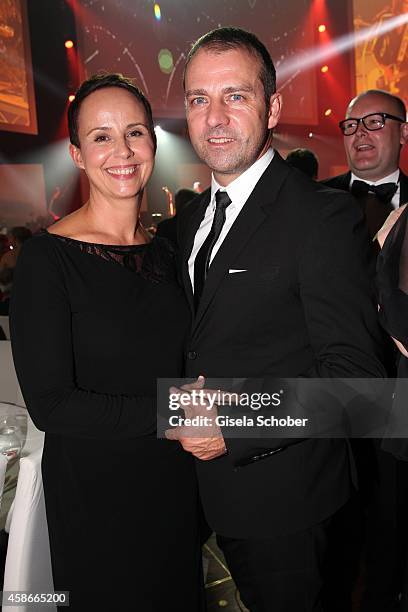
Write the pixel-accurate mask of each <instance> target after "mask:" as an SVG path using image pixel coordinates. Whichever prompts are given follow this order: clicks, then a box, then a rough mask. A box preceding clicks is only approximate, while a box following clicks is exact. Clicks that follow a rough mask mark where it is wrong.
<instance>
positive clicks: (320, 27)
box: [317, 23, 326, 34]
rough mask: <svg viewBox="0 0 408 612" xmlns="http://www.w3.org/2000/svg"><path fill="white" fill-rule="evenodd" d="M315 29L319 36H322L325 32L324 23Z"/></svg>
mask: <svg viewBox="0 0 408 612" xmlns="http://www.w3.org/2000/svg"><path fill="white" fill-rule="evenodd" d="M317 29H318V30H319V32H320V34H322V33H323V32H325V31H326V26H325V25H324V23H321V24H320V25H319V27H318V28H317Z"/></svg>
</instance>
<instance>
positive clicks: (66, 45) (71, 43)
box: [65, 40, 74, 49]
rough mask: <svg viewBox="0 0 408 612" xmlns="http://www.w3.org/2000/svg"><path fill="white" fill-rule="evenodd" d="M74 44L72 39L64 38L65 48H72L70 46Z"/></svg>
mask: <svg viewBox="0 0 408 612" xmlns="http://www.w3.org/2000/svg"><path fill="white" fill-rule="evenodd" d="M73 46H74V43H73V41H72V40H66V41H65V48H66V49H72V47H73Z"/></svg>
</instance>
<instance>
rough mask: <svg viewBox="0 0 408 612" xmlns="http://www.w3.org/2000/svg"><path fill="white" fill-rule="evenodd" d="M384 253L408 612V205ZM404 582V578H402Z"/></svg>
mask: <svg viewBox="0 0 408 612" xmlns="http://www.w3.org/2000/svg"><path fill="white" fill-rule="evenodd" d="M378 242H379V244H380V246H381V252H380V255H379V257H378V261H377V288H378V300H379V314H380V322H381V324H382V325H383V327H384V329H385V330H386V331H387V332H388V333H389V334H390V336H391V337H392V339H393V340H394V342H395V344H396V346H397V348H398V350H399V353H398V370H397V377H398V378H397V380H396V384H395V389H394V400H393V406H392V411H391V418H390V426H389V429H388V432H387V437H386V438H385V439H384V440H383V442H382V448H383V449H384V450H386V451H388V452H390V453H392V454H393V455H394V456H395V457H396V458H397V459H400V460H401V461H399V462H397V473H396V478H397V481H398V483H399V484H398V490H399V496H400V501H399V504H400V508H399V512H398V514H397V516H396V517H395V520H396V523H397V525H398V533H399V534H402V537H401V541H400V542H399V554H400V556H401V559H402V560H403V561H402V564H401V567H402V568H404V569H403V572H404V574H403V576H404V578H403V580H402V584H403V592H402V594H401V600H400V604H399V607H398V610H399V612H408V550H406V548H405V547H406V542H407V540H408V527H407V517H408V482H407V477H406V469H405V465H406V464H405V462H406V461H408V205H407V204H405V205H404V206H401V207H400V208H398V209H397V210H395V211H393V212H392V213H391V214H390V216H389V217H388V219H387V221H386V222H385V224H384V226H383V227H382V228H381V230H380V231H379V232H378ZM401 578H402V577H401Z"/></svg>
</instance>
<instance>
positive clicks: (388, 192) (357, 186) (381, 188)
mask: <svg viewBox="0 0 408 612" xmlns="http://www.w3.org/2000/svg"><path fill="white" fill-rule="evenodd" d="M397 189H398V184H397V183H382V185H370V184H369V183H366V182H365V181H353V184H352V185H351V193H352V194H353V195H355V196H356V197H359V196H363V195H367V193H374V194H375V195H376V196H377V198H378V199H379V200H381V202H385V203H386V204H388V203H389V202H391V200H392V197H393V195H394V194H395V192H396V191H397Z"/></svg>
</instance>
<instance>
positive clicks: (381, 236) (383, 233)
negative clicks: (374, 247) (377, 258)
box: [375, 204, 407, 248]
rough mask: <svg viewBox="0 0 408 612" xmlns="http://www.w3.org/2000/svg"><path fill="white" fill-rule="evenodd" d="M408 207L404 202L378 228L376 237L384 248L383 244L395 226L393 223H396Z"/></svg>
mask: <svg viewBox="0 0 408 612" xmlns="http://www.w3.org/2000/svg"><path fill="white" fill-rule="evenodd" d="M406 207H407V204H404V206H400V207H399V208H397V209H396V210H393V211H392V213H390V214H389V215H388V217H387V219H386V220H385V223H384V225H383V226H382V228H381V229H379V230H378V232H377V234H376V236H375V237H376V238H377V240H378V243H379V245H380V247H381V248H383V244H384V242H385V239H386V238H387V236H388V234H389V232H390V230H391V228H392V227H393V225H394V224H395V222H396V221H397V219H398V218H399V217H400V215H401V213H403V212H404V210H405V208H406Z"/></svg>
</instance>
